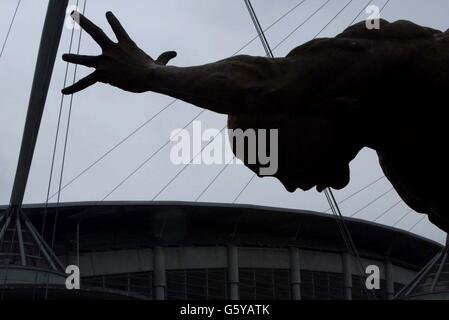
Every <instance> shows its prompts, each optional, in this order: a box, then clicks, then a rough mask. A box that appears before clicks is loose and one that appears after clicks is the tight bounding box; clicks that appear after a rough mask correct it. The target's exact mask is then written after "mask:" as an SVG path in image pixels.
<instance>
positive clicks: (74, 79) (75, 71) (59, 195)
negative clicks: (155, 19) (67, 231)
mask: <svg viewBox="0 0 449 320" xmlns="http://www.w3.org/2000/svg"><path fill="white" fill-rule="evenodd" d="M86 4H87V0H84V6H83V15H84V14H85V12H86ZM82 35H83V29H82V28H80V32H79V37H78V47H77V51H76V54H78V55H79V53H80V49H81V39H82ZM77 71H78V65H75V69H74V72H73V80H72V83H73V84H74V83H75V82H76V76H77ZM73 97H74V95H73V94H72V95H71V96H70V103H69V112H68V116H67V125H66V132H65V138H64V149H63V153H62V163H61V172H60V176H59V185H58V198H57V201H56V209H55V217H54V224H53V234H52V239H51V249H53V248H54V244H55V236H56V226H57V221H58V213H59V203H60V200H61V187H62V181H63V179H64V169H65V162H66V155H67V147H68V139H69V132H70V121H71V118H72V107H73Z"/></svg>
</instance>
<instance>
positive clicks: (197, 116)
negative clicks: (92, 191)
mask: <svg viewBox="0 0 449 320" xmlns="http://www.w3.org/2000/svg"><path fill="white" fill-rule="evenodd" d="M203 112H204V110H203V111H201V112H199V113H198V114H197V115H196V116H195V118H193V119H192V120H191V121H189V123H187V124H186V125H185V126H184V127H183V128H182V129H180V130H179V131H178V133H177V134H176V135H178V134H179V133H180V132H181V131H182V130H184V129H186V128H187V127H188V126H189V125H190V124H191V123H192V122H193V121H195V120H196V119H198V118H199V116H200V115H201V114H202V113H203ZM170 142H171V140H170V139H168V140H167V141H166V142H165V143H164V144H163V145H162V146H160V147H159V148H158V149H157V150H156V151H155V152H153V153H152V154H151V155H150V156H149V157H148V158H146V159H145V160H144V161H143V162H142V163H141V164H139V165H138V166H137V168H135V169H134V170H133V171H131V173H130V174H129V175H127V176H126V177H125V178H124V179H123V180H122V181H120V182H119V183H118V184H117V185H116V186H115V187H114V188H113V189H112V190H111V191H110V192H109V193H108V194H107V195H106V196H104V197H103V199H101V201H100V202H103V201H105V200H106V199H107V198H109V197H110V196H111V195H112V194H113V193H114V192H115V191H117V190H118V189H119V188H120V187H121V186H123V185H124V184H125V183H126V182H127V181H128V180H129V179H131V178H132V177H133V176H134V175H135V174H136V173H137V172H139V171H140V170H141V169H142V168H143V167H144V166H145V165H146V164H147V163H148V162H150V161H151V159H153V158H154V157H155V156H156V155H157V154H158V153H159V152H160V151H161V150H162V149H164V148H165V147H166V146H168V145H169V144H170Z"/></svg>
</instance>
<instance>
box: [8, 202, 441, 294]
mask: <svg viewBox="0 0 449 320" xmlns="http://www.w3.org/2000/svg"><path fill="white" fill-rule="evenodd" d="M3 209H4V210H6V208H3ZM55 209H56V208H55V206H54V205H50V206H48V208H47V209H45V205H32V206H25V207H24V212H26V214H27V216H28V217H29V218H30V220H31V222H32V224H33V225H35V226H37V227H38V226H40V225H41V224H42V219H43V217H44V214H45V211H46V210H47V214H48V216H52V215H54V213H55ZM346 222H347V225H348V228H349V229H350V231H351V234H352V235H353V239H354V241H355V242H356V243H357V245H358V250H359V253H360V258H361V263H362V265H364V266H367V265H376V266H378V267H379V268H380V270H381V282H380V283H381V287H380V290H376V291H375V295H374V297H370V296H369V295H367V292H366V291H364V289H363V288H364V281H362V280H361V279H362V278H361V277H360V272H359V269H358V265H357V263H358V262H357V259H356V258H355V257H354V256H352V255H350V254H348V252H347V250H346V247H345V244H344V241H343V238H342V236H341V234H340V232H339V230H338V228H337V223H336V221H335V218H334V217H333V216H331V215H329V214H321V213H317V212H309V211H298V210H284V209H277V208H267V207H257V206H238V205H226V204H223V205H219V204H198V203H154V202H147V203H143V202H137V203H127V202H123V203H103V204H101V205H98V204H93V203H67V204H63V205H61V206H60V207H59V220H58V224H59V226H58V229H57V230H58V231H57V233H56V239H55V243H56V244H57V245H56V247H55V249H54V251H55V253H56V256H57V258H58V259H59V260H60V261H61V262H62V264H63V265H71V264H75V265H79V267H80V271H81V290H79V291H78V290H76V292H74V291H72V292H70V291H68V290H65V287H64V285H63V283H61V281H63V280H65V276H66V275H61V279H60V283H58V280H57V279H56V280H55V282H54V283H53V285H54V286H50V289H47V291H48V293H47V294H48V295H49V296H48V297H49V298H51V299H66V298H70V299H75V298H83V297H86V296H87V297H89V298H92V299H102V298H108V299H160V300H164V299H169V300H170V299H175V300H178V299H188V300H195V299H200V300H204V299H211V300H217V299H243V300H253V299H257V300H270V299H276V300H299V299H302V300H329V299H332V300H345V299H346V300H352V299H354V300H360V299H393V298H394V297H395V296H396V295H397V294H398V293H399V292H400V290H401V289H402V288H404V286H406V285H408V284H409V283H410V282H411V281H412V280H413V279H414V278H415V276H416V275H417V274H418V272H419V271H420V270H421V269H422V268H423V267H424V266H425V265H426V264H427V263H428V262H429V261H430V260H431V259H432V258H433V257H434V256H435V255H436V254H437V253H439V252H440V251H441V250H442V246H441V245H439V244H437V243H435V242H432V241H430V240H426V239H424V238H421V237H419V236H417V235H414V234H412V233H408V232H405V231H400V230H397V229H396V230H395V229H393V228H390V227H386V226H382V225H379V224H375V223H371V222H366V221H361V220H356V219H347V221H346ZM13 232H14V229H13V228H11V230H8V231H7V234H6V236H5V237H4V241H3V242H2V250H1V252H3V253H2V259H1V263H0V265H1V269H0V270H1V274H0V279H3V280H2V281H3V285H2V288H3V289H2V290H3V294H4V298H5V299H7V298H8V294H10V295H12V297H21V298H32V297H33V296H32V295H33V294H34V295H36V294H37V295H38V296H37V297H38V298H39V297H42V296H40V295H42V294H43V292H42V291H45V287H46V286H45V285H42V284H39V283H36V282H39V281H40V280H39V279H41V278H40V277H36V273H39V272H42V274H44V273H45V272H46V271H45V268H43V267H44V266H45V265H46V263H45V259H44V258H45V257H44V256H43V255H41V256H40V257H39V253H38V249H37V248H36V247H35V246H33V242H32V240H29V241H25V240H26V239H27V237H26V233H25V232H24V238H25V239H24V243H25V246H26V250H25V259H26V260H27V261H28V266H27V267H26V268H24V267H16V268H15V267H13V266H14V265H18V264H20V263H19V261H20V254H19V253H18V252H19V250H18V248H17V245H15V243H14V241H13V240H11V241H8V239H14V237H13ZM49 234H50V232H49ZM11 248H12V249H11ZM8 249H10V250H8ZM14 249H17V251H14ZM30 262H31V263H30ZM30 264H31V266H30ZM42 268H43V269H42ZM50 269H51V268H50ZM57 275H58V273H57V271H56V270H55V271H54V276H55V277H56V276H57ZM42 277H43V279H44V280H45V277H44V276H42ZM24 279H28V281H24ZM44 282H45V281H44ZM8 289H10V290H8ZM11 289H12V290H11ZM441 289H442V287H438V288H437V291H440V290H441ZM443 289H444V287H443ZM426 290H427V288H426V286H425V285H421V287H419V286H418V287H417V288H415V290H414V293H415V294H416V293H419V292H421V293H422V292H426ZM17 295H19V296H17Z"/></svg>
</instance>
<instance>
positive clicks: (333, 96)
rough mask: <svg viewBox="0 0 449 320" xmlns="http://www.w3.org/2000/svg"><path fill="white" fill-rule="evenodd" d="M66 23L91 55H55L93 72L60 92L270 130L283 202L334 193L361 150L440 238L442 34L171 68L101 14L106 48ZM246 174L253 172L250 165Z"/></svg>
mask: <svg viewBox="0 0 449 320" xmlns="http://www.w3.org/2000/svg"><path fill="white" fill-rule="evenodd" d="M73 15H74V16H76V17H77V19H78V18H79V23H80V25H81V27H82V28H83V29H84V30H85V31H86V32H88V33H89V34H90V35H91V36H92V37H93V39H94V40H95V41H96V42H97V43H98V44H99V45H100V46H101V48H102V50H103V53H102V55H100V56H96V57H91V56H81V55H73V54H66V55H64V56H63V59H64V60H65V61H68V62H72V63H76V64H81V65H84V66H87V67H93V68H96V70H95V71H94V72H93V73H92V74H91V75H89V76H87V77H86V78H84V79H82V80H80V81H79V82H78V83H76V84H74V85H72V86H70V87H68V88H65V89H64V90H63V93H64V94H73V93H75V92H78V91H81V90H84V89H86V88H87V87H89V86H91V85H93V84H95V83H96V82H98V81H99V82H104V83H109V84H111V85H113V86H116V87H118V88H121V89H123V90H126V91H131V92H145V91H154V92H158V93H162V94H166V95H170V96H172V97H175V98H178V99H181V100H184V101H186V102H188V103H192V104H194V105H197V106H199V107H202V108H205V109H208V110H211V111H214V112H219V113H223V114H227V115H229V117H228V127H229V128H242V129H247V128H255V129H257V128H265V129H268V128H276V129H279V140H280V144H279V170H278V172H277V173H276V175H275V176H276V177H277V178H278V179H279V180H280V181H281V182H282V183H283V184H284V186H285V187H286V189H287V190H288V191H290V192H293V191H295V190H296V189H297V188H301V189H303V190H308V189H310V188H312V187H314V186H316V188H317V190H318V191H322V190H324V189H325V188H327V187H332V188H335V189H341V188H343V187H345V186H346V185H347V184H348V182H349V180H350V172H349V162H350V161H351V160H353V159H354V157H355V156H356V155H357V154H358V152H359V151H360V150H361V149H362V148H364V147H369V148H372V149H374V150H376V152H377V153H378V155H379V159H380V164H381V167H382V169H383V171H384V172H385V175H386V176H387V178H388V179H389V180H390V182H391V183H392V184H393V186H394V187H395V189H396V190H397V192H398V193H399V195H400V196H401V198H402V199H403V200H404V201H405V202H406V203H407V204H408V205H409V206H410V207H411V208H413V209H414V210H415V211H417V212H420V213H427V214H428V215H429V218H430V220H431V221H432V222H433V223H434V224H436V225H437V226H439V227H440V228H442V229H444V230H446V231H449V214H446V213H445V207H444V203H443V202H444V200H445V196H444V194H443V190H444V188H443V187H442V182H445V181H446V179H447V163H448V158H447V155H446V152H445V150H444V147H445V143H444V141H445V138H444V136H445V135H444V134H445V131H446V130H445V117H444V115H445V113H444V99H445V98H447V94H448V93H449V32H448V31H446V32H441V31H438V30H434V29H431V28H426V27H422V26H419V25H416V24H414V23H412V22H409V21H397V22H394V23H389V22H387V21H385V20H381V21H380V29H378V30H377V29H373V30H368V29H367V28H366V26H365V23H364V22H361V23H358V24H356V25H353V26H351V27H349V28H348V29H346V30H345V31H344V32H343V33H341V34H339V35H338V36H336V37H335V38H321V39H315V40H312V41H310V42H308V43H305V44H303V45H301V46H299V47H297V48H295V49H294V50H292V51H291V52H290V53H289V54H288V55H287V56H286V57H283V58H275V59H271V58H263V57H253V56H245V55H240V56H235V57H231V58H228V59H224V60H221V61H218V62H215V63H210V64H206V65H202V66H195V67H185V68H181V67H174V66H167V63H168V62H169V61H170V60H171V59H172V58H174V57H175V56H176V53H175V52H173V51H170V52H165V53H163V54H162V55H161V56H159V58H158V59H156V60H154V59H152V58H151V57H150V56H148V55H147V54H146V53H145V52H144V51H142V50H141V49H140V48H138V47H137V45H136V44H135V43H134V42H133V41H132V40H131V38H130V37H129V35H128V34H127V33H126V31H125V30H124V28H123V27H122V26H121V24H120V23H119V21H118V20H117V19H116V18H115V16H114V15H113V14H112V13H110V12H108V13H107V14H106V17H107V19H108V21H109V23H110V25H111V27H112V29H113V31H114V33H115V35H116V37H117V40H118V42H117V43H115V42H113V41H111V40H110V39H109V38H108V37H107V36H106V35H105V33H104V32H103V31H102V30H101V29H100V28H98V27H97V26H96V25H94V24H93V23H92V22H90V21H89V20H88V19H87V18H85V17H84V16H82V15H81V14H79V13H74V14H73ZM234 152H235V150H234ZM242 160H244V159H242ZM247 165H248V167H250V168H251V169H252V170H253V171H255V172H257V167H258V165H250V164H247Z"/></svg>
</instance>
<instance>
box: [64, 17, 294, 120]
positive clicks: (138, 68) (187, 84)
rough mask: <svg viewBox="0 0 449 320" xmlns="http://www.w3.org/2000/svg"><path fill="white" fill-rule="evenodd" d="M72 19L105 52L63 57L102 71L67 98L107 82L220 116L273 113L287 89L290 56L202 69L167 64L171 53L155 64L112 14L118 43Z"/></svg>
mask: <svg viewBox="0 0 449 320" xmlns="http://www.w3.org/2000/svg"><path fill="white" fill-rule="evenodd" d="M72 17H73V18H74V19H75V20H76V21H77V22H78V23H79V24H80V26H81V27H82V28H83V29H84V30H85V31H86V32H87V33H89V34H90V35H91V36H92V38H93V39H94V40H95V41H96V42H97V43H98V44H99V45H100V47H101V48H102V50H103V53H102V54H101V55H100V56H82V55H73V54H65V55H64V56H63V59H64V60H65V61H67V62H72V63H76V64H81V65H84V66H87V67H92V68H95V69H96V70H95V71H94V72H93V73H92V74H90V75H88V76H87V77H85V78H84V79H81V80H80V81H79V82H77V83H76V84H74V85H72V86H70V87H68V88H65V89H63V91H62V92H63V93H64V94H73V93H75V92H78V91H81V90H84V89H86V88H87V87H89V86H91V85H93V84H95V83H96V82H103V83H109V84H111V85H113V86H115V87H118V88H121V89H123V90H126V91H130V92H145V91H154V92H157V93H162V94H166V95H169V96H172V97H174V98H177V99H181V100H184V101H186V102H188V103H192V104H194V105H197V106H199V107H202V108H205V109H209V110H211V111H215V112H219V113H225V114H238V113H246V112H248V111H250V110H253V111H254V108H257V110H262V109H265V110H266V111H269V109H270V106H271V108H272V106H273V101H275V100H276V95H277V92H278V91H279V90H281V89H282V88H281V86H282V83H283V81H280V79H281V78H285V73H286V72H288V71H289V70H290V69H291V68H289V66H288V65H289V62H288V59H285V58H281V59H268V58H262V57H252V56H243V55H242V56H235V57H232V58H228V59H225V60H222V61H218V62H215V63H210V64H206V65H202V66H195V67H186V68H181V67H174V66H167V65H166V64H167V63H168V62H169V61H170V60H171V59H173V58H174V57H176V52H173V51H170V52H165V53H163V54H162V55H161V56H160V57H159V58H158V59H156V60H153V59H152V58H151V57H150V56H149V55H147V54H146V53H145V52H144V51H142V50H141V49H140V48H139V47H138V46H137V45H136V44H135V43H134V41H133V40H132V39H131V38H130V37H129V35H128V34H127V32H126V31H125V29H124V28H123V27H122V26H121V24H120V22H119V21H118V20H117V18H116V17H115V16H114V15H113V14H112V13H111V12H108V13H107V14H106V17H107V19H108V21H109V23H110V25H111V27H112V29H113V31H114V33H115V35H116V37H117V40H118V42H117V43H115V42H113V41H112V40H110V39H109V38H108V37H107V36H106V34H105V33H104V32H103V31H102V30H101V29H100V28H99V27H97V26H96V25H95V24H93V23H92V22H91V21H89V20H88V19H87V18H86V17H84V16H83V15H81V14H79V13H78V12H75V13H72ZM256 103H257V105H256Z"/></svg>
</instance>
